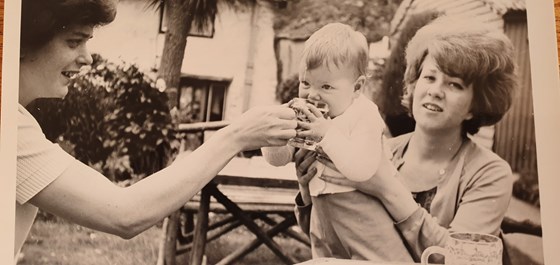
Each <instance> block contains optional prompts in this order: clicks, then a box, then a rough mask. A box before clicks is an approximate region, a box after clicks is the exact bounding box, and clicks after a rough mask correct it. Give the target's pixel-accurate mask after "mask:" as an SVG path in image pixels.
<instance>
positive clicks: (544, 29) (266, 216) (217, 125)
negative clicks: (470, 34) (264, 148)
mask: <svg viewBox="0 0 560 265" xmlns="http://www.w3.org/2000/svg"><path fill="white" fill-rule="evenodd" d="M150 2H154V3H151V4H150ZM166 2H167V1H161V3H157V1H142V0H120V1H119V2H118V4H117V15H116V18H115V20H114V21H113V22H111V23H109V24H107V25H103V26H99V27H96V28H95V29H94V32H93V38H92V39H91V40H89V42H88V45H87V46H88V49H89V52H90V53H91V54H92V64H91V66H86V67H84V68H83V69H82V71H81V72H80V74H79V75H77V76H76V77H73V80H72V82H71V84H70V85H69V92H68V94H67V95H66V96H65V97H64V99H40V100H36V101H34V102H32V103H31V104H29V105H27V106H25V107H26V109H27V110H28V111H29V112H30V113H31V114H32V115H33V116H34V118H35V119H36V120H37V121H38V123H39V124H40V126H41V129H42V130H43V133H44V134H45V137H46V138H47V139H49V140H50V141H52V142H54V143H56V144H58V145H59V146H60V147H62V149H64V150H65V151H66V152H68V153H70V154H71V155H72V156H74V157H75V158H76V159H78V160H80V161H82V162H83V163H84V164H86V165H88V166H89V167H91V168H93V169H94V170H96V171H98V172H101V173H102V174H103V175H105V176H106V177H107V178H108V179H109V180H110V181H112V182H113V183H115V185H119V186H121V187H127V186H130V185H133V184H134V183H136V182H138V181H140V180H141V179H143V178H145V177H147V176H149V175H151V174H152V173H154V172H157V171H159V170H161V169H162V168H165V167H166V166H168V165H169V164H171V163H172V162H173V160H175V159H176V158H177V157H183V156H188V155H189V154H190V153H191V152H192V151H193V150H195V149H197V148H198V147H199V146H200V145H202V144H203V143H204V142H205V141H206V140H208V139H210V138H211V137H212V136H213V134H214V133H215V132H216V131H217V130H219V129H221V128H223V127H224V126H227V125H228V124H229V123H231V122H232V121H235V120H236V119H237V118H239V117H241V115H242V114H243V113H245V112H246V111H247V110H249V109H252V108H254V107H257V106H270V105H280V104H285V103H288V102H289V101H290V100H291V99H292V98H295V97H297V95H298V94H297V89H298V85H299V79H298V78H299V72H300V70H301V69H300V59H301V56H302V55H301V54H302V51H303V49H304V44H305V41H306V40H307V39H308V38H309V36H311V34H312V33H313V32H315V31H316V30H317V29H319V28H320V27H322V26H323V25H325V24H327V23H330V22H342V23H344V24H348V25H350V26H351V27H352V28H354V29H355V30H357V31H359V32H361V33H362V34H363V35H364V36H365V37H366V39H367V43H368V48H369V60H368V68H367V82H366V85H365V88H364V89H363V94H364V95H365V96H366V97H367V98H368V99H370V100H372V101H373V102H375V103H377V104H378V105H379V106H380V108H383V110H384V113H382V114H383V117H384V118H387V117H389V116H394V117H395V119H394V120H393V121H392V123H390V122H388V121H387V120H386V123H387V125H388V126H389V127H391V128H389V129H386V130H385V132H386V136H387V137H388V138H392V137H396V136H397V135H401V134H404V133H406V132H410V128H413V127H410V126H413V125H410V122H411V120H410V116H407V115H403V113H404V112H403V111H402V106H401V105H400V97H401V96H402V88H400V87H399V88H395V87H391V88H389V89H391V90H392V92H387V88H386V86H384V85H383V82H388V81H387V78H388V77H386V76H385V73H386V72H387V71H389V69H391V67H392V68H393V69H394V68H395V67H397V66H395V64H398V63H399V62H398V61H397V62H395V61H394V57H392V56H394V55H392V52H394V51H395V50H396V49H397V48H396V47H397V46H398V45H403V44H402V43H401V44H399V41H401V42H402V40H400V38H401V37H402V36H403V34H410V31H411V28H413V27H415V26H416V27H420V26H422V25H424V24H426V23H428V22H429V21H430V20H428V19H427V17H432V16H433V17H435V16H440V15H447V16H453V17H457V18H468V19H470V20H472V21H476V22H483V23H485V24H486V25H487V26H490V27H492V28H494V29H495V30H497V31H500V32H503V33H504V34H505V35H506V36H507V37H508V39H509V40H510V41H511V42H512V44H513V46H514V58H515V64H516V66H517V69H516V73H517V83H518V89H517V91H516V94H515V97H514V98H513V102H512V106H511V109H510V110H509V111H508V112H507V114H506V115H505V116H504V117H503V118H502V119H501V120H500V121H499V122H498V123H497V124H496V125H495V126H486V127H482V128H481V129H480V131H479V132H478V133H477V134H475V135H473V136H469V137H470V138H471V139H472V140H473V141H474V142H476V143H477V144H479V145H480V146H483V147H485V148H488V149H490V150H491V151H492V152H494V153H495V154H497V155H498V156H499V157H501V158H502V159H504V160H505V161H506V162H508V164H509V165H510V167H511V169H512V171H513V177H514V179H513V180H512V181H513V183H514V184H513V191H512V192H513V196H512V200H511V201H510V202H509V205H508V208H507V211H506V220H507V221H508V222H506V223H503V224H502V231H503V237H502V240H504V242H505V251H507V252H508V255H509V256H510V257H512V261H513V262H512V264H555V262H558V261H559V260H560V259H559V258H558V257H556V255H557V254H556V253H555V252H557V251H556V250H555V249H556V248H555V246H556V244H557V242H558V240H560V235H559V234H560V233H559V231H560V229H559V228H558V227H557V224H558V221H560V220H559V219H558V214H557V213H556V208H557V206H556V205H555V204H556V201H558V199H559V197H558V195H557V189H558V187H560V183H559V181H558V177H557V176H556V175H557V172H556V168H557V167H556V166H555V165H557V163H558V157H560V152H559V151H558V149H559V148H560V141H559V140H558V136H557V134H558V133H557V132H558V130H560V109H559V108H558V106H559V105H560V88H559V83H558V77H559V74H558V61H557V55H558V54H557V46H556V44H555V43H556V42H555V38H554V37H555V35H554V14H553V12H552V7H553V5H552V3H543V2H544V1H543V2H538V1H530V0H461V1H457V0H364V1H357V0H356V1H344V3H338V2H337V1H324V2H323V1H313V0H287V1H285V0H258V1H254V2H252V1H249V2H251V3H250V4H247V3H245V2H246V1H233V2H234V3H233V4H230V3H225V2H229V1H216V2H217V4H216V9H215V10H210V11H208V10H205V12H208V13H204V14H203V13H200V14H198V15H199V16H194V17H195V19H194V21H191V26H190V27H189V30H188V33H186V34H184V33H183V35H184V36H182V38H184V39H186V44H185V45H186V46H185V48H184V49H182V50H177V48H176V45H177V43H176V42H177V39H172V38H170V36H169V35H170V31H171V32H176V31H173V29H174V27H177V25H176V23H175V25H174V24H173V23H171V21H170V19H178V17H181V14H178V13H180V12H170V10H169V7H168V6H161V5H160V4H165V3H166ZM173 2H181V1H173ZM187 2H188V1H187ZM200 2H207V1H200ZM208 2H212V1H208ZM331 2H332V3H331ZM536 2H538V3H536ZM5 8H6V9H5V20H4V21H5V23H4V51H3V56H2V59H3V62H2V73H3V74H2V94H1V95H2V112H1V115H2V116H1V117H2V119H1V123H0V125H1V131H0V132H1V134H0V140H1V142H0V150H1V156H0V158H1V168H2V175H3V177H2V179H3V180H2V182H1V184H2V194H4V195H2V196H3V200H2V206H3V207H2V208H3V209H5V210H3V214H2V215H3V216H5V218H2V219H3V220H2V221H0V225H2V227H1V230H0V231H2V235H3V236H2V238H3V239H2V240H3V241H2V250H1V251H0V254H1V257H0V258H1V259H0V263H2V264H12V263H13V261H14V256H13V252H14V251H13V249H14V246H13V241H14V237H13V231H14V227H15V226H17V224H15V223H14V220H15V218H14V212H15V208H14V204H13V198H15V191H14V190H15V188H14V187H15V185H16V181H15V175H16V152H17V150H16V149H17V148H16V142H17V124H18V121H17V119H16V117H17V112H18V110H17V108H18V102H19V100H20V98H18V82H20V81H21V80H18V76H19V70H18V69H19V60H20V58H21V54H20V47H19V25H20V15H18V14H20V6H18V3H14V2H11V3H6V4H5ZM201 12H202V11H201ZM173 16H175V17H173ZM199 17H202V19H201V18H199ZM422 17H423V18H422ZM181 18H182V19H185V16H184V14H183V16H182V17H181ZM196 19H201V20H200V23H199V21H197V20H196ZM187 21H188V20H187ZM411 21H412V22H411ZM415 23H416V24H415ZM414 31H415V30H414ZM412 33H414V32H412ZM410 37H412V35H411V36H410ZM174 45H175V46H174ZM401 48H402V47H401ZM171 51H174V53H173V52H171ZM400 63H401V64H402V63H404V62H403V60H402V59H401V60H400ZM177 65H178V68H177ZM173 67H175V68H173ZM174 71H175V72H174ZM177 72H179V74H178V75H177V74H175V75H174V76H173V77H171V76H169V74H170V73H177ZM402 74H404V73H401V78H402ZM164 80H166V81H167V82H166V81H164ZM401 82H402V80H401ZM401 84H402V83H401ZM387 94H391V95H396V97H393V98H392V99H387V96H386V95H387ZM397 109H400V112H399V111H397ZM393 110H394V111H393ZM405 123H406V124H405ZM407 130H408V131H407ZM223 144H224V145H227V144H228V143H227V142H224V143H223ZM214 183H216V184H218V186H212V185H210V187H217V189H218V192H219V193H218V192H216V191H213V192H215V193H212V192H209V193H208V194H212V195H213V196H214V197H212V201H211V202H210V203H209V208H210V209H209V211H210V214H209V215H208V216H209V217H208V218H209V219H210V220H209V224H210V225H211V228H204V227H202V226H199V225H198V220H200V218H204V217H200V216H197V214H199V212H200V211H201V209H203V208H199V207H200V205H202V204H200V202H201V201H204V198H205V195H204V193H200V194H197V195H196V196H195V197H194V198H193V199H192V200H191V201H190V202H189V203H187V204H186V205H185V206H184V207H183V209H184V210H183V211H182V213H181V214H179V215H178V216H179V217H176V218H175V219H172V218H168V219H166V220H165V221H163V220H162V221H161V222H159V223H158V224H157V225H156V226H154V227H153V228H151V229H149V230H147V231H146V232H145V233H142V234H141V235H139V236H138V237H137V238H134V239H132V240H128V241H125V240H123V239H121V238H119V237H117V236H113V235H109V234H105V233H102V232H97V231H95V230H91V229H88V228H83V227H80V226H77V225H75V224H72V223H70V222H68V221H64V220H62V219H60V218H57V217H55V216H53V215H52V214H49V213H48V212H43V211H39V214H38V217H37V219H36V221H35V223H34V224H33V226H32V229H31V232H30V234H29V236H28V239H27V240H26V241H25V244H24V245H23V248H22V250H21V253H20V254H19V255H18V256H17V257H15V259H16V262H17V264H20V265H21V264H68V263H69V262H70V263H72V264H104V263H107V262H110V261H108V260H109V259H112V261H111V262H116V263H118V264H163V263H161V262H162V260H163V259H165V258H166V257H169V255H171V254H169V253H168V252H169V251H170V248H173V249H174V250H173V251H176V253H175V255H176V256H177V257H178V259H179V260H181V261H187V260H189V259H190V260H191V261H202V262H207V263H208V264H214V263H217V262H218V261H220V260H222V259H224V258H225V259H224V260H227V259H230V261H232V260H238V262H239V263H238V264H255V263H260V264H287V263H299V262H304V261H307V260H309V259H310V258H311V250H310V248H309V241H308V240H309V239H307V238H306V237H305V235H304V234H303V233H302V231H301V229H300V228H299V227H298V226H297V223H296V221H295V219H294V218H293V217H292V215H291V213H292V212H293V208H294V198H295V196H296V194H297V192H298V183H297V177H296V170H295V166H294V164H293V163H289V164H288V165H286V166H284V167H273V166H271V165H269V164H267V163H266V162H265V161H264V159H263V158H262V154H261V151H260V150H255V151H246V152H242V153H239V154H238V155H237V156H236V157H235V158H234V159H233V160H232V161H231V162H230V164H228V165H227V166H226V167H225V169H224V170H223V171H222V172H221V173H220V174H219V176H218V177H216V178H215V180H214ZM207 187H209V186H207ZM207 189H208V190H211V188H207ZM208 190H207V192H208ZM216 193H218V194H225V195H226V196H227V197H226V199H223V198H221V197H219V196H216V195H215V194H216ZM228 198H229V199H228ZM227 200H231V201H230V202H231V203H233V205H234V206H231V204H228V203H224V202H223V201H227ZM228 205H230V206H231V207H232V208H228ZM237 206H240V207H241V209H242V210H239V211H238V210H237ZM251 207H254V208H251ZM138 210H139V211H141V210H142V209H138ZM202 211H204V210H202ZM205 211H208V209H206V210H205ZM224 212H225V213H228V212H230V213H234V214H233V215H234V216H236V217H237V215H235V214H245V213H247V214H248V215H247V216H250V217H251V220H250V223H252V224H249V225H247V224H245V225H241V224H237V225H238V226H240V228H237V229H235V227H233V226H235V221H227V222H231V224H229V223H227V224H226V221H225V220H227V216H226V215H224ZM195 216H196V217H195ZM193 218H194V219H193ZM237 218H239V217H237ZM472 218H477V217H476V216H473V217H472ZM170 220H175V221H176V222H178V223H179V224H178V225H177V224H176V225H177V229H176V233H177V234H175V235H173V236H171V235H170V234H169V232H166V229H167V228H168V225H169V223H173V221H170ZM193 220H197V225H196V226H194V225H193V223H192V221H193ZM202 220H204V219H202ZM255 220H257V221H255ZM214 221H222V222H223V223H224V225H222V226H218V225H216V227H218V228H216V229H214V230H213V228H212V222H214ZM207 222H208V221H207ZM243 222H245V221H243ZM253 222H255V223H253ZM283 222H285V223H283ZM282 224H287V226H286V227H282V226H280V225H282ZM228 225H231V226H232V228H231V229H230V230H233V231H232V232H230V233H227V232H228V231H225V232H224V235H221V234H220V233H219V231H220V229H224V230H227V229H228ZM252 225H254V226H255V227H258V226H261V228H263V229H264V230H262V231H264V232H263V233H269V235H268V236H269V237H270V238H272V241H270V242H269V241H268V240H266V239H265V240H263V239H262V238H261V239H260V240H261V241H259V240H256V241H255V242H256V243H255V242H253V244H256V246H251V245H250V244H251V243H252V241H253V240H254V239H255V236H254V234H253V233H255V232H254V230H253V232H251V231H250V230H251V229H255V228H252ZM193 226H194V227H193ZM246 226H247V227H249V230H247V229H246ZM279 227H280V228H279ZM195 228H196V229H199V228H200V229H203V230H202V233H204V229H209V230H210V231H208V233H207V234H206V235H207V236H208V239H207V240H202V241H201V240H200V238H198V239H197V236H198V237H200V235H198V234H197V232H196V231H194V232H193V229H195ZM196 229H195V230H196ZM256 229H258V228H256ZM268 229H270V230H268ZM275 229H280V230H278V231H276V232H274V231H275ZM267 230H268V231H267ZM49 231H51V232H49ZM167 231H169V230H167ZM262 231H261V232H262ZM271 231H273V232H271ZM280 232H282V233H280ZM4 233H5V235H6V236H4ZM272 233H274V234H272ZM57 234H58V235H57ZM276 234H280V236H276ZM175 236H177V237H178V238H179V239H178V240H177V243H176V244H173V246H171V247H170V244H168V243H165V242H166V240H168V239H169V238H171V239H172V240H175V238H174V237H175ZM212 236H215V238H217V239H216V240H215V241H213V242H211V241H212V240H211V239H210V238H211V237H212ZM259 237H262V235H259ZM264 237H266V236H264ZM193 238H194V239H193ZM56 239H60V242H58V240H56ZM64 239H66V241H67V242H65V241H64ZM206 241H208V244H207V245H206V252H204V246H203V247H202V248H201V247H200V246H199V245H196V244H195V243H192V242H197V243H200V242H202V244H205V243H206ZM271 242H272V243H271ZM4 246H5V247H4ZM127 246H129V247H127ZM241 246H246V249H245V250H244V251H243V250H242V248H241V249H240V248H239V247H241ZM259 246H260V247H259ZM276 246H278V247H279V248H275V247H276ZM194 249H196V250H194ZM200 250H202V253H198V251H200ZM271 250H272V251H271ZM210 252H213V253H218V254H209V253H210ZM239 252H242V253H241V254H239V255H237V254H238V253H239ZM76 253H85V254H84V255H83V256H80V255H77V254H76ZM193 253H197V254H193ZM190 255H192V256H190ZM197 255H198V256H197ZM195 256H196V257H195ZM92 257H96V258H97V259H98V260H97V262H96V261H95V260H94V261H93V263H91V260H90V261H88V262H89V263H88V262H86V261H84V263H75V262H77V260H80V259H82V260H88V259H91V258H92ZM224 260H222V261H224ZM123 262H130V263H123ZM244 262H245V263H244ZM185 264H187V263H185ZM318 264H319V263H318ZM372 264H377V263H372ZM379 264H383V263H379ZM411 264H412V263H411ZM418 264H419V263H418Z"/></svg>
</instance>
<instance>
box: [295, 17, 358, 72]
mask: <svg viewBox="0 0 560 265" xmlns="http://www.w3.org/2000/svg"><path fill="white" fill-rule="evenodd" d="M367 64H368V44H367V40H366V37H365V36H364V35H363V34H362V33H360V32H358V31H356V30H354V29H353V28H352V27H350V26H348V25H345V24H342V23H329V24H327V25H325V26H323V27H322V28H320V29H319V30H317V31H315V33H313V34H312V35H311V37H309V39H308V40H307V41H306V42H305V47H304V50H303V54H302V59H301V63H300V67H301V69H309V70H312V69H315V68H317V67H319V66H321V65H325V66H326V67H328V68H330V67H332V66H333V65H334V66H335V67H341V66H344V65H350V66H354V67H355V73H356V77H357V76H360V75H365V74H366V69H367Z"/></svg>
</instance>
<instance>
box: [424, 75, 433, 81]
mask: <svg viewBox="0 0 560 265" xmlns="http://www.w3.org/2000/svg"><path fill="white" fill-rule="evenodd" d="M422 78H424V79H426V80H428V81H434V80H435V79H436V78H435V77H434V76H433V75H425V76H423V77H422Z"/></svg>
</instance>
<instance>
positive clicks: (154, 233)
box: [18, 220, 311, 265]
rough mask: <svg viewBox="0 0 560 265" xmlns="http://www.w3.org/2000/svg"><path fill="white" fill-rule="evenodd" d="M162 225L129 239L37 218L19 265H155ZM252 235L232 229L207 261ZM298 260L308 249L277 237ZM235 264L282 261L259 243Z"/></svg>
mask: <svg viewBox="0 0 560 265" xmlns="http://www.w3.org/2000/svg"><path fill="white" fill-rule="evenodd" d="M161 237H162V232H161V228H159V227H152V228H150V229H148V230H147V231H145V232H144V233H142V234H140V235H138V236H136V237H135V238H133V239H130V240H124V239H121V238H119V237H117V236H113V235H109V234H105V233H101V232H96V231H93V230H91V229H88V228H84V227H81V226H78V225H75V224H71V223H68V222H65V221H40V220H38V221H36V222H35V224H34V225H33V228H32V229H31V233H30V235H29V237H28V239H27V241H26V243H25V245H24V246H23V249H22V253H23V257H22V258H21V259H20V261H19V263H18V265H46V264H48V265H63V264H64V265H65V264H72V265H99V264H107V265H113V264H114V265H144V264H146V265H147V264H149V265H155V264H156V261H157V256H158V246H159V243H160V240H161ZM253 238H254V236H253V235H252V234H250V232H247V231H246V230H244V229H243V228H238V229H236V230H233V231H232V232H230V233H229V234H226V235H224V236H222V237H221V238H220V239H218V240H215V241H213V242H211V243H209V244H208V245H207V247H206V253H207V255H208V256H207V260H208V264H214V263H216V262H217V261H218V260H219V259H221V258H222V257H225V256H226V255H227V254H229V253H231V252H233V251H234V250H235V248H237V247H239V246H241V245H242V244H243V243H245V242H249V241H250V240H252V239H253ZM275 241H277V242H278V244H280V245H281V246H282V248H284V249H285V250H286V251H287V252H288V253H291V255H292V257H293V258H294V259H295V260H297V261H305V260H307V259H309V258H311V254H310V250H309V248H307V247H306V246H304V245H303V244H301V243H299V242H296V241H295V240H292V239H287V238H281V237H276V238H275ZM236 264H273V265H274V264H283V263H282V262H281V261H280V260H279V259H278V258H277V257H276V256H275V255H274V254H273V253H272V251H270V250H269V249H268V248H267V247H266V246H264V245H261V246H260V247H259V248H258V249H256V250H255V251H254V252H253V253H251V254H249V255H247V256H246V257H245V258H244V259H243V260H241V261H240V262H238V263H236Z"/></svg>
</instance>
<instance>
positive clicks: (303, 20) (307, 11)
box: [274, 0, 401, 42]
mask: <svg viewBox="0 0 560 265" xmlns="http://www.w3.org/2000/svg"><path fill="white" fill-rule="evenodd" d="M400 2H401V0H344V1H340V0H322V1H314V0H290V1H288V4H287V7H286V8H284V9H279V10H276V16H275V18H274V29H275V31H276V33H277V36H279V37H285V38H289V39H307V38H308V37H309V36H310V35H311V34H312V33H313V32H315V31H316V30H318V29H319V28H320V27H322V26H324V25H326V24H327V23H330V22H341V23H344V24H348V25H350V26H352V27H354V28H355V29H356V30H358V31H360V32H362V33H363V34H364V35H365V36H366V38H367V39H368V41H370V42H373V41H378V40H380V39H381V38H382V37H383V36H385V35H387V34H388V31H389V23H390V21H391V18H392V17H393V14H394V13H395V10H396V9H397V7H398V6H399V4H400Z"/></svg>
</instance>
